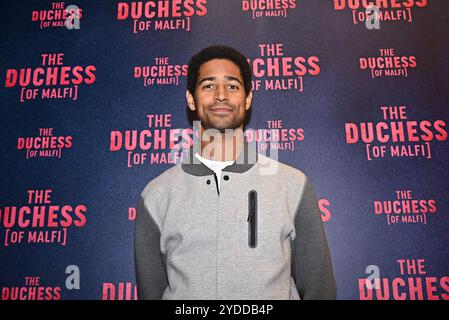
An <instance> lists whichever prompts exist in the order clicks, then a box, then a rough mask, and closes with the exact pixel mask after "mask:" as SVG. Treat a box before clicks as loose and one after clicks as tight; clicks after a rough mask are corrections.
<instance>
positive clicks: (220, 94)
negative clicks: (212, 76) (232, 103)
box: [215, 85, 228, 101]
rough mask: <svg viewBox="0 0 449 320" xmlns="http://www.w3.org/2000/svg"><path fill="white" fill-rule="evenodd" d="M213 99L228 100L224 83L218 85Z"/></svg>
mask: <svg viewBox="0 0 449 320" xmlns="http://www.w3.org/2000/svg"><path fill="white" fill-rule="evenodd" d="M215 99H217V100H219V101H223V100H228V90H226V85H219V86H218V87H217V90H216V91H215Z"/></svg>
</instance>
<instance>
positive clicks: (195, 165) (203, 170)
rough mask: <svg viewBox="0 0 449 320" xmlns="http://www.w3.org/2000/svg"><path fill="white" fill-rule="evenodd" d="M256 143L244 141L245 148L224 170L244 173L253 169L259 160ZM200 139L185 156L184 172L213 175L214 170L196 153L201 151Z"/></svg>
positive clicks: (196, 174)
mask: <svg viewBox="0 0 449 320" xmlns="http://www.w3.org/2000/svg"><path fill="white" fill-rule="evenodd" d="M256 148H257V147H256V143H255V142H250V143H248V142H247V141H246V139H244V141H243V150H242V151H241V152H240V154H239V155H238V157H237V159H236V161H235V162H234V163H233V164H231V165H229V166H227V167H225V168H224V169H223V171H226V172H236V173H243V172H245V171H248V170H249V169H251V168H252V167H253V166H254V165H255V164H256V162H257V159H258V156H257V149H256ZM199 149H200V143H199V141H194V143H193V145H192V146H191V147H190V148H189V150H188V153H187V155H186V156H185V157H184V158H183V161H182V164H181V168H182V170H183V171H184V172H186V173H188V174H191V175H194V176H208V175H213V174H214V172H213V171H212V170H211V169H209V168H208V167H207V166H206V165H205V164H203V163H202V162H201V161H200V160H199V159H198V158H197V157H195V153H196V152H198V153H200V150H199Z"/></svg>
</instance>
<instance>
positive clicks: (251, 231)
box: [246, 190, 257, 249]
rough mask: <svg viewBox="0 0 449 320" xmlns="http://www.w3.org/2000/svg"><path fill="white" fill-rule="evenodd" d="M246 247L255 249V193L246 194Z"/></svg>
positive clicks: (253, 191)
mask: <svg viewBox="0 0 449 320" xmlns="http://www.w3.org/2000/svg"><path fill="white" fill-rule="evenodd" d="M246 221H247V222H248V246H249V247H250V248H252V249H254V248H255V247H257V192H256V190H251V191H250V192H248V219H246Z"/></svg>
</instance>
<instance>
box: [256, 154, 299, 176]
mask: <svg viewBox="0 0 449 320" xmlns="http://www.w3.org/2000/svg"><path fill="white" fill-rule="evenodd" d="M258 162H259V166H260V169H264V168H265V169H266V171H267V173H270V170H271V171H272V173H273V174H274V175H277V176H278V177H279V178H281V179H287V180H292V181H294V180H296V181H298V182H300V183H305V182H306V180H307V175H306V174H305V173H304V172H303V171H302V170H301V169H298V168H295V167H293V166H291V165H288V164H286V163H283V162H280V161H279V160H277V159H273V158H272V157H267V156H265V155H262V154H260V153H259V154H258Z"/></svg>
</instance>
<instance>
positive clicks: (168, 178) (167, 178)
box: [141, 164, 182, 198]
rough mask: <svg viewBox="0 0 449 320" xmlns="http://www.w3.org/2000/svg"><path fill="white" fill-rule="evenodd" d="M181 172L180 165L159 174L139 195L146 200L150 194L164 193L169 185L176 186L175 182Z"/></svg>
mask: <svg viewBox="0 0 449 320" xmlns="http://www.w3.org/2000/svg"><path fill="white" fill-rule="evenodd" d="M181 171H182V169H181V165H180V164H177V165H174V166H172V167H170V168H168V169H167V170H165V171H163V172H161V173H160V174H159V175H157V176H156V177H154V178H153V179H152V180H151V181H149V182H148V183H147V185H146V186H145V187H144V189H143V191H142V193H141V196H142V198H146V197H148V196H150V194H163V193H165V192H166V191H167V189H168V188H170V186H171V185H173V184H176V182H175V181H176V179H177V178H178V177H179V176H180V173H181Z"/></svg>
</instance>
